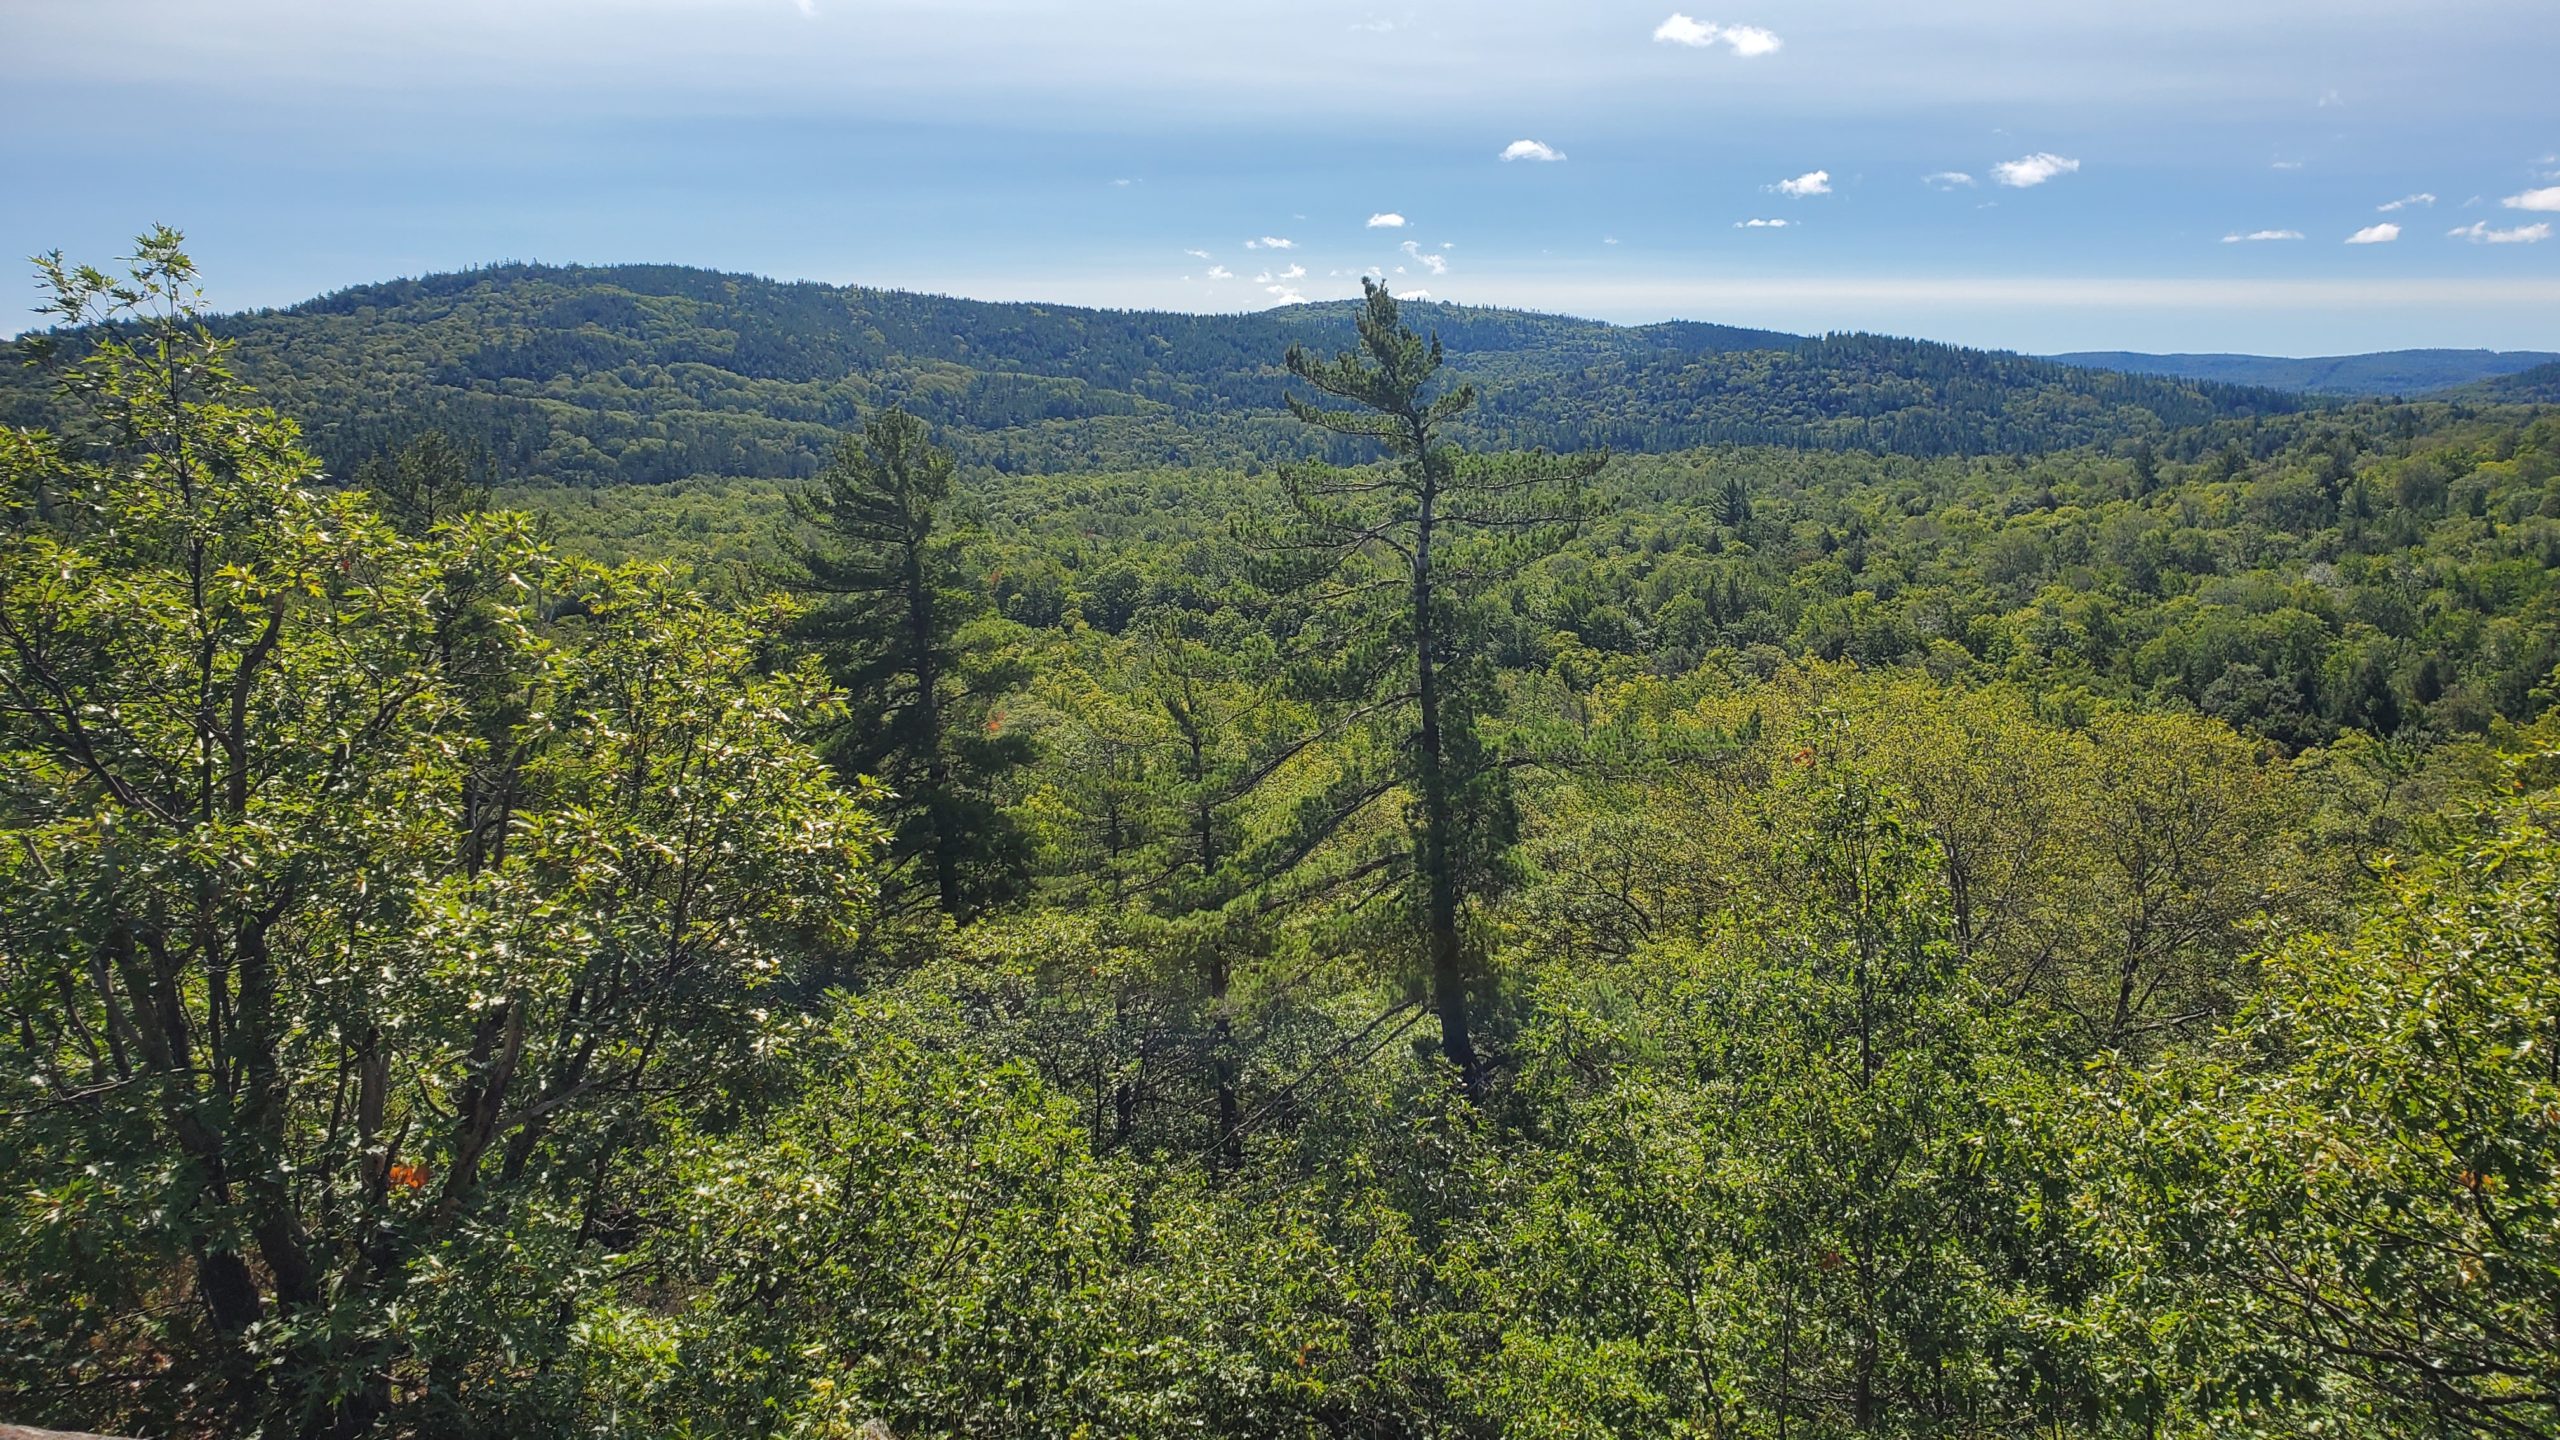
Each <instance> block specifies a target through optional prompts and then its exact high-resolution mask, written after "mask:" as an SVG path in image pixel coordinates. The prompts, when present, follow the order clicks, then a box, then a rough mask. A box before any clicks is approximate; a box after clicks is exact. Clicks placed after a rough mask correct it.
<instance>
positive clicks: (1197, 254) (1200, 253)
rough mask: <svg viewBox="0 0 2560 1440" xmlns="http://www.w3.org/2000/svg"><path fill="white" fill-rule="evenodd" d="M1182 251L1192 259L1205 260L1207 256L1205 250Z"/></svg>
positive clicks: (1207, 253)
mask: <svg viewBox="0 0 2560 1440" xmlns="http://www.w3.org/2000/svg"><path fill="white" fill-rule="evenodd" d="M1182 253H1183V254H1185V255H1188V256H1190V257H1191V258H1192V259H1194V260H1206V259H1208V258H1209V252H1208V251H1206V250H1185V251H1183V252H1182Z"/></svg>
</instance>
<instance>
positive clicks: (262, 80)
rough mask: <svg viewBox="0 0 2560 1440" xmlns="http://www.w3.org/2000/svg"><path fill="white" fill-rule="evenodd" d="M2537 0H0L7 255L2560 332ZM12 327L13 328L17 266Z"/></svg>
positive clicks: (2548, 102)
mask: <svg viewBox="0 0 2560 1440" xmlns="http://www.w3.org/2000/svg"><path fill="white" fill-rule="evenodd" d="M2555 75H2560V3H2555V0H2426V3H2423V4H2413V3H2409V0H2391V3H2382V0H2142V3H2133V0H1893V3H1881V0H1856V3H1853V0H1734V3H1731V4H1728V3H1726V0H1678V3H1677V7H1676V8H1675V6H1674V5H1673V4H1671V3H1666V0H1648V3H1641V4H1639V3H1621V0H1422V3H1398V0H1379V3H1370V0H1300V3H1291V4H1277V3H1231V0H0V93H5V94H7V95H8V96H9V97H10V101H9V104H8V117H9V118H8V122H7V124H6V125H5V126H0V197H5V198H4V199H0V251H5V253H6V254H8V255H12V256H26V255H32V254H36V253H39V252H45V251H51V250H55V249H60V250H63V251H65V252H66V253H67V254H68V255H69V256H71V257H72V258H74V259H78V260H92V261H102V260H105V259H107V258H110V257H112V256H115V255H119V254H122V253H124V252H125V251H126V250H127V249H129V248H130V246H129V241H130V239H131V237H132V236H133V235H134V234H135V233H136V232H138V231H140V230H141V229H143V228H145V227H147V226H149V225H152V224H155V223H167V224H170V225H173V226H176V227H177V228H179V229H181V230H183V231H184V232H186V234H187V235H188V237H189V240H190V242H191V244H190V249H191V251H192V252H193V253H194V255H195V256H196V258H197V260H198V261H199V262H200V264H201V265H202V267H203V269H204V272H205V276H206V282H207V283H206V289H207V295H208V298H209V299H210V300H211V301H212V302H213V303H214V304H215V305H217V306H219V307H222V308H245V307H252V306H264V305H282V304H290V303H292V302H294V301H296V300H300V299H304V298H308V297H310V296H312V295H315V294H320V293H324V292H326V291H329V290H332V289H335V288H339V287H342V286H347V285H353V284H361V283H365V282H369V281H374V280H382V279H388V278H392V277H395V276H404V275H417V274H424V273H429V272H435V271H447V270H455V269H461V268H465V267H468V266H472V265H479V264H488V263H492V262H497V261H507V260H539V261H550V262H580V263H611V262H621V261H656V262H674V263H683V264H694V265H705V266H711V267H716V268H719V269H724V270H735V271H745V272H751V273H756V274H762V275H771V276H776V277H781V278H786V279H811V280H823V281H829V282H833V283H839V284H862V285H874V286H888V287H896V288H903V289H917V290H930V291H938V292H942V293H948V294H957V295H966V296H973V297H978V298H983V299H997V300H1045V301H1054V302H1060V303H1071V304H1086V305H1106V306H1116V307H1129V308H1148V309H1176V310H1194V311H1232V310H1244V309H1259V308H1264V307H1268V306H1272V305H1277V304H1286V303H1292V302H1294V301H1297V300H1301V299H1305V300H1323V299H1332V298H1339V297H1346V296H1351V295H1355V294H1357V293H1358V290H1359V277H1360V276H1361V275H1362V274H1364V273H1368V274H1376V275H1380V276H1383V277H1384V278H1385V280H1386V282H1387V283H1388V284H1389V285H1390V286H1391V287H1392V288H1394V289H1395V290H1397V291H1398V292H1399V293H1402V294H1424V293H1427V294H1428V295H1430V296H1431V297H1432V298H1435V299H1441V300H1451V301H1459V302H1464V303H1469V304H1485V305H1503V306H1512V307H1518V308H1525V309H1535V310H1547V311H1559V312H1564V313H1570V314H1577V315H1587V316H1593V317H1597V318H1602V319H1608V320H1615V321H1622V322H1630V323H1633V322H1645V321H1653V320H1662V319H1670V318H1680V319H1691V320H1707V321H1716V322H1721V323H1726V324H1736V325H1751V326H1765V327H1770V328H1776V329H1784V330H1793V331H1803V332H1819V331H1825V330H1870V331H1882V332H1889V333H1895V334H1905V335H1917V336H1923V337H1927V338H1931V339H1939V340H1948V341H1954V342H1958V343H1963V344H1973V345H1987V346H1994V347H2000V348H2008V349H2018V350H2026V351H2033V352H2045V353H2050V352H2057V351H2066V350H2099V349H2137V350H2153V351H2169V350H2179V351H2216V350H2236V351H2252V352H2257V353H2265V354H2284V355H2311V354H2335V353H2346V352H2353V351H2363V350H2376V349H2391V348H2403V347H2415V346H2455V347H2482V348H2491V349H2560V100H2555V98H2554V96H2555V90H2554V80H2553V77H2554V76H2555ZM20 293H21V295H22V297H23V298H22V299H20V300H17V301H15V302H10V303H5V304H0V330H12V331H13V330H16V329H19V328H23V327H25V326H27V325H29V324H32V323H34V315H33V298H34V285H33V280H32V272H31V270H30V272H29V279H28V281H27V283H26V286H25V288H24V289H23V290H22V291H21V292H20Z"/></svg>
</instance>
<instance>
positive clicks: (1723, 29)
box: [1653, 15, 1786, 59]
mask: <svg viewBox="0 0 2560 1440" xmlns="http://www.w3.org/2000/svg"><path fill="white" fill-rule="evenodd" d="M1653 38H1654V39H1656V40H1658V41H1660V42H1662V43H1663V44H1665V45H1686V46H1688V47H1689V48H1690V49H1692V50H1704V49H1706V48H1707V47H1708V46H1710V45H1713V44H1715V43H1716V42H1717V41H1723V42H1724V45H1725V48H1726V49H1729V50H1731V51H1732V52H1733V53H1734V54H1736V55H1740V56H1743V57H1744V58H1746V59H1748V58H1750V57H1753V56H1759V55H1767V54H1770V53H1772V52H1774V51H1776V50H1777V49H1778V48H1779V47H1780V46H1782V45H1784V44H1785V43H1786V42H1785V41H1783V40H1780V39H1779V38H1778V37H1777V36H1776V35H1775V34H1774V33H1772V32H1770V31H1767V30H1763V29H1761V28H1760V27H1759V26H1757V25H1717V24H1713V23H1711V22H1708V21H1705V20H1692V19H1690V18H1689V17H1688V16H1686V15H1673V16H1672V17H1671V18H1670V19H1668V20H1665V21H1663V22H1662V23H1661V24H1659V25H1657V26H1655V27H1653Z"/></svg>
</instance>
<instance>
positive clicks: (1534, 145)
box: [1502, 140, 1564, 161]
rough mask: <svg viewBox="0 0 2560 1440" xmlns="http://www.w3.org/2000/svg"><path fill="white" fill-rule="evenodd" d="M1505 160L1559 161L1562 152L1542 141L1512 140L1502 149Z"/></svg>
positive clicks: (1562, 155) (1561, 157) (1562, 154)
mask: <svg viewBox="0 0 2560 1440" xmlns="http://www.w3.org/2000/svg"><path fill="white" fill-rule="evenodd" d="M1502 158H1503V159H1505V160H1549V161H1552V160H1561V159H1563V158H1564V152H1563V151H1561V150H1559V149H1557V148H1556V147H1554V146H1553V145H1550V144H1548V143H1546V142H1545V141H1543V140H1514V141H1512V142H1511V143H1510V144H1508V145H1505V146H1503V147H1502Z"/></svg>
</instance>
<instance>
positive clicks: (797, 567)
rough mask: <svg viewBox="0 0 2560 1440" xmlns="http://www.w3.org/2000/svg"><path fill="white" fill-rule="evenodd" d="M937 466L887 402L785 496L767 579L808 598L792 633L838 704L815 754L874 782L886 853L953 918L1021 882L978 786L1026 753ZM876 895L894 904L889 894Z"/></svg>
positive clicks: (945, 478) (1010, 681) (996, 632)
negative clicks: (886, 820)
mask: <svg viewBox="0 0 2560 1440" xmlns="http://www.w3.org/2000/svg"><path fill="white" fill-rule="evenodd" d="M951 469H952V467H951V457H950V456H949V455H947V454H945V453H943V452H942V451H940V450H938V449H936V448H934V446H933V444H932V442H931V441H930V440H929V439H928V438H927V436H926V433H925V426H924V422H922V421H920V420H918V419H916V418H915V417H914V416H912V415H909V414H908V413H907V412H905V411H904V410H900V409H898V408H896V407H895V406H892V407H891V408H889V409H888V410H886V411H883V412H882V413H881V414H879V415H878V416H875V417H874V418H873V419H872V420H871V421H870V423H868V424H867V425H865V426H864V427H863V431H862V435H861V437H860V438H859V439H855V438H853V437H851V436H848V437H846V439H845V441H844V442H843V444H841V445H840V446H838V447H837V450H836V456H835V459H834V460H832V461H831V462H829V464H828V466H827V468H826V469H825V470H824V471H822V472H820V474H819V476H818V478H817V480H816V481H815V482H814V483H813V484H811V485H810V486H808V487H807V488H805V489H801V490H795V491H793V492H791V493H790V495H789V496H788V502H789V506H790V515H791V519H792V521H793V522H794V524H793V528H792V529H791V530H790V532H789V533H788V534H787V535H786V537H785V541H784V565H783V574H782V577H781V578H782V583H783V584H784V585H785V586H787V587H788V588H789V589H791V590H792V591H794V592H796V593H798V594H802V595H810V596H815V597H818V603H816V604H815V605H813V606H812V607H811V608H810V609H809V610H808V611H806V612H805V613H804V614H802V615H801V616H800V617H799V618H798V620H797V621H796V622H795V623H794V624H793V625H792V627H791V638H792V639H794V640H795V641H797V642H798V643H799V644H801V645H802V646H804V647H806V648H807V649H808V650H809V651H811V652H812V653H814V654H815V655H817V656H818V657H820V658H821V659H822V660H823V661H824V662H825V664H826V666H827V672H828V675H829V676H830V678H831V679H833V680H834V682H835V683H836V685H837V686H839V687H840V688H841V689H842V690H843V691H844V693H845V695H846V696H847V701H848V708H847V711H846V713H845V714H844V716H843V717H842V719H841V720H840V721H839V722H838V723H837V724H836V726H835V727H834V729H833V732H832V733H831V735H830V736H829V738H828V746H827V751H828V754H827V758H828V760H829V761H830V762H831V763H832V764H833V765H834V766H835V768H836V773H837V774H838V775H841V776H844V777H847V778H852V777H857V776H859V777H868V778H871V779H875V780H878V781H880V782H882V783H883V784H885V785H886V786H887V787H888V789H889V794H888V797H887V804H888V805H889V807H890V808H889V817H890V819H891V821H892V823H893V832H892V833H893V842H892V845H891V849H890V858H891V859H892V860H893V861H895V862H899V863H902V864H903V863H906V862H914V863H915V864H916V866H917V867H918V868H920V869H922V870H923V871H924V872H925V874H926V875H927V876H928V877H929V878H930V881H931V893H932V895H933V897H934V898H935V899H936V900H937V901H938V902H939V903H940V905H941V907H942V911H943V913H945V914H947V915H950V916H952V917H953V918H955V919H959V920H967V919H969V918H970V917H972V916H974V915H976V914H978V913H979V912H981V911H983V910H985V909H986V908H987V907H989V906H991V905H998V904H1002V903H1004V902H1005V901H1007V900H1010V899H1012V898H1013V897H1014V895H1015V894H1017V893H1018V892H1019V890H1020V889H1021V887H1022V884H1023V882H1024V879H1025V875H1026V872H1027V870H1028V868H1029V857H1028V855H1027V853H1026V852H1025V849H1024V847H1023V845H1022V843H1021V841H1020V839H1019V832H1018V830H1017V828H1016V826H1015V825H1014V824H1013V822H1012V821H1011V819H1010V818H1009V817H1007V816H1005V815H1004V814H1002V813H1001V812H1000V811H999V810H998V808H997V807H996V805H995V804H994V802H993V800H992V799H991V798H990V796H989V790H990V787H991V786H992V785H993V784H994V783H995V782H996V781H997V780H999V779H1000V778H1001V777H1002V776H1003V775H1004V773H1005V772H1006V771H1008V770H1011V769H1013V768H1014V767H1016V766H1019V765H1020V764H1022V763H1023V762H1024V761H1025V760H1027V759H1029V758H1030V750H1029V748H1028V746H1027V745H1026V743H1025V742H1024V741H1023V739H1022V737H1021V736H1020V735H1019V734H1015V733H1009V732H1008V731H1007V730H1006V728H1005V713H1004V709H1003V707H1002V704H1001V702H1002V700H1003V698H1004V695H1005V693H1006V691H1008V690H1009V689H1011V688H1012V687H1013V685H1014V684H1016V683H1017V682H1018V679H1019V674H1018V671H1017V670H1016V669H1015V667H1014V666H1012V665H1011V664H1009V663H1007V657H1006V656H1005V655H1004V654H1003V633H1002V632H1003V625H1002V622H1001V621H988V620H984V619H982V618H981V617H982V616H983V612H984V611H985V609H986V597H985V595H984V593H983V592H982V591H979V590H977V589H975V588H973V587H971V586H969V585H968V584H966V583H965V581H964V578H963V572H962V566H961V561H960V547H961V546H962V545H963V544H965V543H966V536H965V535H963V534H955V533H954V527H952V526H951V525H950V524H949V523H948V522H947V518H946V514H945V511H946V510H947V508H948V504H949V500H950V496H951ZM973 622H975V623H973ZM887 899H888V900H889V902H890V903H891V904H893V905H895V904H897V903H898V900H899V897H898V895H897V893H896V891H895V890H894V889H893V890H892V891H891V893H890V894H889V895H888V897H887Z"/></svg>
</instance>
